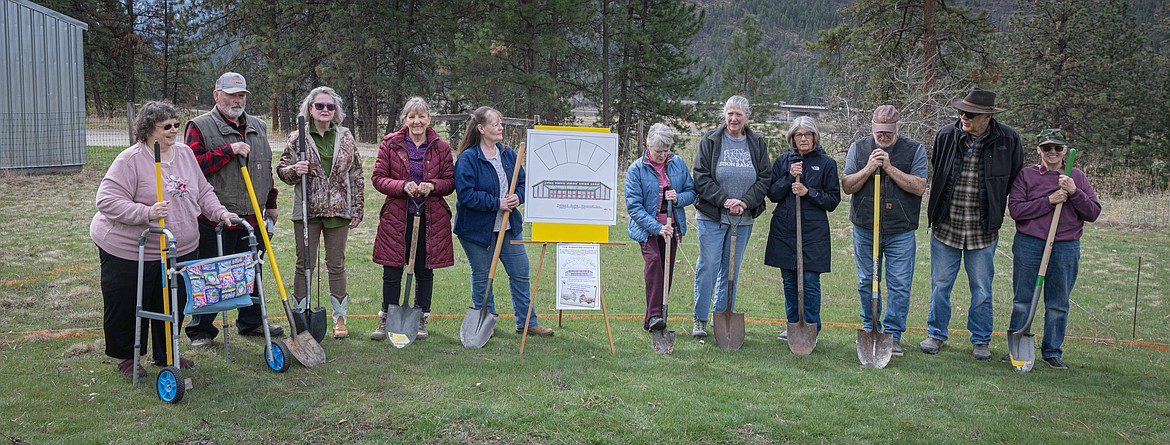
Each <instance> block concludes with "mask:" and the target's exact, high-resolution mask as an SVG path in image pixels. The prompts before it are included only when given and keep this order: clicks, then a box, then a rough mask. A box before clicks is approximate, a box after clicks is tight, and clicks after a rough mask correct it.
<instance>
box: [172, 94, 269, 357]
mask: <svg viewBox="0 0 1170 445" xmlns="http://www.w3.org/2000/svg"><path fill="white" fill-rule="evenodd" d="M213 97H214V98H215V107H214V108H213V109H212V110H211V111H208V112H207V113H204V114H203V115H201V116H199V117H196V118H195V119H192V120H191V121H190V122H188V123H187V129H186V142H187V145H189V146H190V147H191V150H192V151H194V152H195V159H197V160H198V161H199V168H200V169H202V170H203V174H204V175H205V176H207V181H208V182H210V183H211V185H212V186H214V187H215V195H216V196H217V197H218V198H219V202H221V203H223V205H224V206H225V207H227V208H228V211H230V212H234V213H236V214H238V215H240V217H241V218H244V219H245V220H247V221H248V223H249V224H251V225H252V227H254V228H257V230H259V228H260V227H262V224H263V221H261V220H260V219H259V218H258V215H255V212H254V211H253V210H252V203H251V200H250V199H249V198H248V189H247V185H246V184H245V182H244V176H243V170H242V169H241V168H240V162H241V161H245V162H247V163H248V172H249V174H250V176H251V179H252V185H253V186H254V187H255V188H256V194H257V196H266V197H267V199H266V200H265V202H263V203H262V204H261V205H262V206H263V213H264V214H263V215H260V217H263V218H265V219H269V220H271V221H273V222H275V221H276V218H277V215H278V212H277V210H276V194H277V191H276V187H275V186H274V185H275V184H274V183H273V181H272V150H271V148H269V146H268V128H267V127H266V126H265V125H264V121H261V120H260V119H258V118H256V117H253V116H249V115H247V114H245V113H244V105H245V104H247V101H248V85H247V83H246V82H245V80H244V76H242V75H240V74H238V73H232V72H228V73H224V74H223V75H222V76H220V77H219V80H217V81H216V82H215V91H214V93H213ZM199 222H200V225H199V257H200V258H212V257H216V256H219V251H218V247H219V242H218V241H217V239H216V233H215V226H216V223H215V222H214V221H211V220H208V219H207V218H204V217H203V216H200V217H199ZM247 236H248V231H247V230H246V229H244V227H243V226H229V227H226V228H224V230H223V254H224V255H230V254H233V253H238V252H247V251H249V249H250V248H249V246H248V241H247ZM259 248H260V249H261V250H263V249H264V246H263V245H260V246H259ZM257 267H259V266H257ZM258 271H259V270H258ZM259 297H260V295H259V287H257V290H256V293H253V294H252V301H253V303H254V304H253V305H252V306H248V307H244V308H240V310H239V316H238V317H237V319H236V329H237V330H238V331H239V333H240V334H241V335H261V336H262V335H264V331H263V320H262V317H261V312H260V305H259V304H260V303H259ZM215 316H216V314H205V315H195V316H193V317H191V322H190V323H188V324H187V329H186V332H187V337H189V338H190V339H191V346H192V347H195V348H210V347H211V345H212V340H213V339H214V338H215V336H216V335H218V334H219V329H217V328H216V327H215V326H214V325H213V324H212V323H213V322H214V321H215ZM269 334H271V335H272V336H281V335H283V334H284V329H283V328H281V327H280V326H276V325H269Z"/></svg>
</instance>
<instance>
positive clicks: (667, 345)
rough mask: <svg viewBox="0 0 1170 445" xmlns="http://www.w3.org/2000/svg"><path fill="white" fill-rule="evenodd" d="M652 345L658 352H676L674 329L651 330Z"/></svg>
mask: <svg viewBox="0 0 1170 445" xmlns="http://www.w3.org/2000/svg"><path fill="white" fill-rule="evenodd" d="M650 346H652V347H653V348H654V352H655V353H657V354H670V353H672V352H674V331H667V330H666V329H656V330H653V331H650Z"/></svg>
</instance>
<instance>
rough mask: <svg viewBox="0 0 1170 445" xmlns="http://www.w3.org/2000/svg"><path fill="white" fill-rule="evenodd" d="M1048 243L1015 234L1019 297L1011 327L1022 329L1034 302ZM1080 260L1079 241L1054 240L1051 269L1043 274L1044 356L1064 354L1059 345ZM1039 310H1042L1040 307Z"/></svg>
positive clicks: (1014, 272)
mask: <svg viewBox="0 0 1170 445" xmlns="http://www.w3.org/2000/svg"><path fill="white" fill-rule="evenodd" d="M1046 242H1047V241H1046V240H1042V239H1040V238H1036V237H1033V236H1029V235H1025V234H1022V233H1016V239H1015V242H1013V243H1012V256H1014V257H1015V260H1014V262H1013V264H1012V283H1013V287H1014V288H1015V294H1016V296H1015V304H1014V305H1012V320H1011V324H1009V325H1008V329H1009V330H1016V329H1019V328H1022V327H1024V323H1025V322H1026V321H1027V317H1028V308H1029V307H1030V306H1031V305H1032V294H1033V292H1034V291H1035V289H1036V278H1037V277H1036V276H1037V274H1038V272H1039V270H1040V259H1041V258H1040V257H1041V256H1043V255H1044V244H1045V243H1046ZM1080 263H1081V241H1080V240H1072V241H1057V242H1054V243H1052V254H1051V256H1050V257H1049V258H1048V271H1047V272H1046V273H1045V274H1044V306H1043V308H1044V339H1043V340H1041V342H1040V352H1041V357H1042V358H1050V357H1060V356H1061V355H1062V354H1063V353H1064V351H1062V350H1061V349H1060V346H1061V345H1062V344H1064V328H1065V325H1066V323H1067V322H1068V297H1069V294H1070V293H1071V292H1072V288H1073V285H1074V284H1076V282H1077V272H1078V270H1079V268H1080ZM1036 310H1037V311H1039V310H1040V307H1039V306H1038V307H1037V308H1036ZM1033 323H1035V322H1034V321H1033Z"/></svg>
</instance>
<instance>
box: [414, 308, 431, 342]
mask: <svg viewBox="0 0 1170 445" xmlns="http://www.w3.org/2000/svg"><path fill="white" fill-rule="evenodd" d="M430 315H431V314H429V313H426V312H423V313H422V314H420V315H419V316H418V337H416V338H417V339H418V340H422V339H424V338H427V317H429V316H430Z"/></svg>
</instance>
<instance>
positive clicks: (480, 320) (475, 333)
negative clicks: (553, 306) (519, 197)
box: [459, 142, 532, 349]
mask: <svg viewBox="0 0 1170 445" xmlns="http://www.w3.org/2000/svg"><path fill="white" fill-rule="evenodd" d="M522 164H524V143H523V142H522V143H520V150H519V151H518V152H517V153H516V166H515V167H514V168H513V169H512V184H511V185H510V186H509V187H508V194H509V195H511V194H514V193H516V183H517V182H519V181H520V166H521V165H522ZM511 214H512V209H507V210H504V222H503V223H502V224H500V232H499V235H496V249H495V252H493V253H492V267H491V269H488V280H487V286H485V287H484V288H483V302H482V303H481V304H480V307H479V309H476V308H474V307H471V308H468V309H467V315H465V316H463V324H461V325H460V326H459V341H460V342H461V343H463V347H464V348H476V349H478V348H482V347H483V345H486V344H487V341H488V339H489V338H492V332H493V331H494V330H495V328H496V319H497V318H499V316H498V315H496V314H492V313H490V312H488V304H487V303H488V295H490V294H491V292H492V282H493V281H495V279H496V263H498V262H499V260H500V249H501V248H502V247H503V244H504V233H505V232H507V231H508V217H509V216H511ZM531 304H532V303H531V302H529V305H531Z"/></svg>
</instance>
